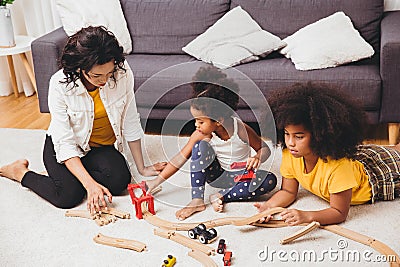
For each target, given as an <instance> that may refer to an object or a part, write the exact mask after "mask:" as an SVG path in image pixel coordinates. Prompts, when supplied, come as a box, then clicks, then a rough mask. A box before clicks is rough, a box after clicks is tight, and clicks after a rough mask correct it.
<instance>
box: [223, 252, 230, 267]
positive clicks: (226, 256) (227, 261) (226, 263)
mask: <svg viewBox="0 0 400 267" xmlns="http://www.w3.org/2000/svg"><path fill="white" fill-rule="evenodd" d="M231 260H232V252H231V251H225V253H224V258H223V261H224V266H231Z"/></svg>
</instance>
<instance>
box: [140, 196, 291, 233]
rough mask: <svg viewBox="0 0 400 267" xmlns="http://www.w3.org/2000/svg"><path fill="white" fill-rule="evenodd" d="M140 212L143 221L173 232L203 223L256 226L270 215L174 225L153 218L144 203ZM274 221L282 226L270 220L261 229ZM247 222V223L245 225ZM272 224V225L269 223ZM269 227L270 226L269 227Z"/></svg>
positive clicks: (272, 211) (275, 209)
mask: <svg viewBox="0 0 400 267" xmlns="http://www.w3.org/2000/svg"><path fill="white" fill-rule="evenodd" d="M282 210H284V208H279V207H278V208H273V209H270V210H268V211H269V212H271V215H272V214H276V213H279V212H281V211H282ZM142 211H143V219H145V220H146V221H147V222H148V223H150V224H152V225H154V226H157V227H160V228H162V229H167V230H175V231H188V230H190V229H193V228H194V227H196V226H197V225H199V224H200V223H203V224H204V225H205V226H206V227H207V228H213V227H217V226H223V225H230V224H233V225H236V226H242V225H246V224H252V225H254V224H256V223H255V222H257V221H258V220H259V219H260V218H263V217H266V216H268V215H270V214H266V213H265V212H263V213H260V214H256V215H254V216H251V217H248V218H246V217H226V218H219V219H215V220H210V221H205V222H194V223H179V222H177V223H175V222H170V221H166V220H163V219H161V218H159V217H157V216H154V215H153V214H152V213H150V212H148V211H147V206H146V203H142ZM276 221H277V222H278V223H279V224H282V221H281V220H270V221H269V222H268V223H263V224H262V225H261V226H263V227H276V226H275V224H278V223H276ZM246 222H248V223H246ZM270 222H272V223H270ZM283 224H284V225H285V226H287V224H285V223H284V222H283ZM270 225H271V226H270ZM278 227H282V226H281V225H279V226H278Z"/></svg>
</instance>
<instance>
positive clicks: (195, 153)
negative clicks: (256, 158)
mask: <svg viewBox="0 0 400 267" xmlns="http://www.w3.org/2000/svg"><path fill="white" fill-rule="evenodd" d="M244 171H245V170H240V171H226V170H224V169H223V168H222V167H221V165H220V163H219V161H218V159H217V157H216V154H215V151H214V149H213V148H212V147H211V145H210V144H209V143H208V142H206V141H199V142H197V143H196V144H195V145H194V146H193V149H192V157H191V162H190V177H191V185H192V199H193V198H201V199H204V189H205V184H206V182H207V183H209V184H210V185H211V186H212V187H217V188H222V190H220V191H219V193H220V194H221V195H222V196H223V201H224V202H231V201H240V200H249V199H252V198H254V197H257V196H260V195H263V194H265V193H268V192H271V191H272V190H273V189H274V188H275V186H276V176H275V175H274V174H273V173H271V172H268V171H264V170H257V172H256V178H254V179H252V180H245V181H239V182H235V181H234V178H235V177H236V176H237V175H240V174H243V173H244Z"/></svg>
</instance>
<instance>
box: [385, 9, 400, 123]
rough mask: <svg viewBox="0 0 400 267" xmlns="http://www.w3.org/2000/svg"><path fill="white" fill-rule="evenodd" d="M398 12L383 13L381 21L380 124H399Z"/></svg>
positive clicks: (399, 61) (399, 23) (399, 15)
mask: <svg viewBox="0 0 400 267" xmlns="http://www.w3.org/2000/svg"><path fill="white" fill-rule="evenodd" d="M399 28H400V11H390V12H385V14H384V17H383V19H382V21H381V51H380V72H381V78H382V102H381V114H380V121H381V122H400V105H399V103H400V34H399Z"/></svg>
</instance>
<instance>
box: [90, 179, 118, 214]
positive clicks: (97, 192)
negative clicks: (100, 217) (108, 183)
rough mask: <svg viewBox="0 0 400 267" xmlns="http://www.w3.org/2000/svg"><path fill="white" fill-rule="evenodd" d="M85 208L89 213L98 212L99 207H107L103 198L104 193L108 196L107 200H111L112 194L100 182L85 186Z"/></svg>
mask: <svg viewBox="0 0 400 267" xmlns="http://www.w3.org/2000/svg"><path fill="white" fill-rule="evenodd" d="M86 191H87V209H88V211H89V212H90V214H92V215H93V214H95V213H96V212H99V211H100V210H101V208H102V207H103V208H104V207H107V204H106V201H105V200H104V195H107V196H108V201H109V202H110V203H111V202H112V195H111V193H110V191H108V189H107V188H106V187H104V186H102V185H101V184H98V183H96V182H93V183H91V184H90V185H89V186H88V187H87V188H86Z"/></svg>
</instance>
